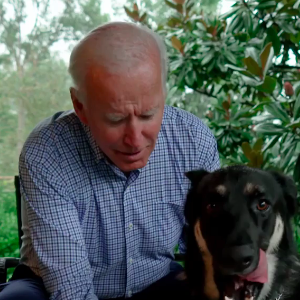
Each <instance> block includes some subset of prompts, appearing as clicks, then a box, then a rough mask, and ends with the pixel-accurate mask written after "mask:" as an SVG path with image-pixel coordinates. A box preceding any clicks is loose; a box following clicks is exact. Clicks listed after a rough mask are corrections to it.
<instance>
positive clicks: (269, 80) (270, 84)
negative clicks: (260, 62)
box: [256, 76, 277, 94]
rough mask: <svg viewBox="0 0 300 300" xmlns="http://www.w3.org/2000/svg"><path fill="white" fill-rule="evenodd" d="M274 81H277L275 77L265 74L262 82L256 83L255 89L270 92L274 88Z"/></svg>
mask: <svg viewBox="0 0 300 300" xmlns="http://www.w3.org/2000/svg"><path fill="white" fill-rule="evenodd" d="M276 83H277V81H276V79H275V78H273V77H270V76H266V77H265V81H264V83H263V84H261V85H258V86H257V87H256V89H257V90H258V91H260V92H264V93H268V94H271V93H272V92H273V91H274V90H275V87H276Z"/></svg>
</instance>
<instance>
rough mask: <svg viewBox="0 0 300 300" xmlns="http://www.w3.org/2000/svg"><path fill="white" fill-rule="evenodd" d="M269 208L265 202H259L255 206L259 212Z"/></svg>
mask: <svg viewBox="0 0 300 300" xmlns="http://www.w3.org/2000/svg"><path fill="white" fill-rule="evenodd" d="M269 206H270V205H269V204H268V203H267V202H266V201H265V200H260V201H259V202H258V203H257V205H256V207H257V209H258V210H260V211H264V210H267V209H268V208H269Z"/></svg>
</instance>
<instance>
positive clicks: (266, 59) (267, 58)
mask: <svg viewBox="0 0 300 300" xmlns="http://www.w3.org/2000/svg"><path fill="white" fill-rule="evenodd" d="M273 56H274V50H273V48H272V43H268V44H267V45H266V46H265V48H264V49H263V51H262V52H261V54H260V61H261V67H262V70H263V75H264V76H265V75H266V73H267V71H268V70H269V68H270V66H271V65H272V59H273Z"/></svg>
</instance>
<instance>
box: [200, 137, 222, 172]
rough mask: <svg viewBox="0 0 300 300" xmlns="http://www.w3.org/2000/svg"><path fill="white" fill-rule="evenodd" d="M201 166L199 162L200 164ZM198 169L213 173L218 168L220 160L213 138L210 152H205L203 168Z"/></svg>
mask: <svg viewBox="0 0 300 300" xmlns="http://www.w3.org/2000/svg"><path fill="white" fill-rule="evenodd" d="M200 164H201V162H200ZM201 165H202V166H201V167H199V169H200V168H203V169H205V170H206V171H208V172H213V171H215V170H217V169H219V168H220V158H219V152H218V145H217V141H216V139H215V137H213V138H212V140H211V145H210V150H209V151H208V152H207V155H206V159H205V161H204V166H203V164H201Z"/></svg>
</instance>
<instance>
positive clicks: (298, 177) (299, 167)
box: [293, 154, 300, 183]
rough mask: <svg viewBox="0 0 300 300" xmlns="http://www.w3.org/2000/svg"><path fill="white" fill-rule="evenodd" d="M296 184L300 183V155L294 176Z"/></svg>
mask: <svg viewBox="0 0 300 300" xmlns="http://www.w3.org/2000/svg"><path fill="white" fill-rule="evenodd" d="M293 177H294V180H295V182H298V183H300V154H299V155H298V158H297V161H296V165H295V168H294V174H293Z"/></svg>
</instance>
